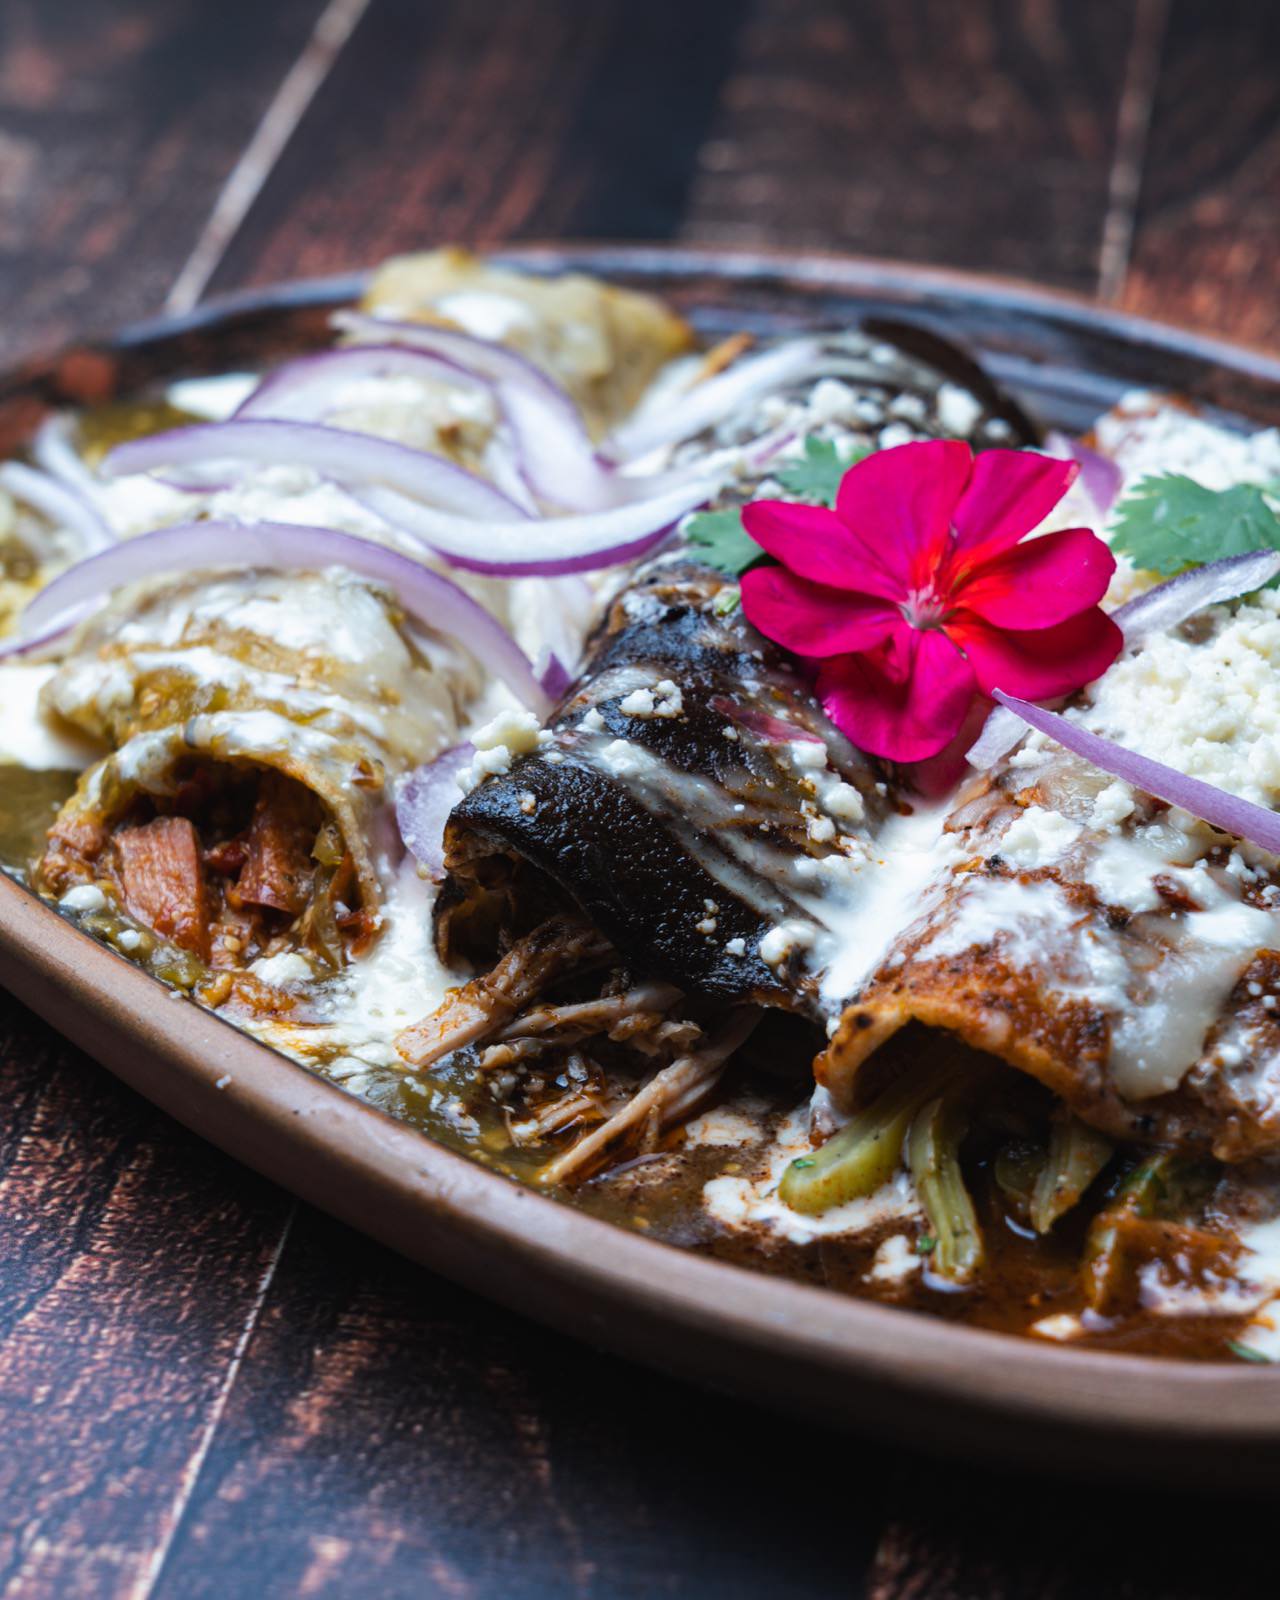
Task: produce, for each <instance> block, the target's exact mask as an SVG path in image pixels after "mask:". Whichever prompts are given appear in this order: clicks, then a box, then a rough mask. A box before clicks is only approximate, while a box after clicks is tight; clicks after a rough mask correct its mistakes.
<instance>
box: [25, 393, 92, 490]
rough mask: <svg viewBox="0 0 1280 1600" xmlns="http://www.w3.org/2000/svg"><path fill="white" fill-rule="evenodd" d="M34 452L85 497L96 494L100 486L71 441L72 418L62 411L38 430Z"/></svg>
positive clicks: (39, 461)
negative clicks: (95, 491)
mask: <svg viewBox="0 0 1280 1600" xmlns="http://www.w3.org/2000/svg"><path fill="white" fill-rule="evenodd" d="M31 454H32V456H33V458H34V459H35V463H36V465H37V466H38V467H43V468H44V470H45V471H46V472H47V473H48V474H49V476H50V477H51V478H56V479H57V480H58V482H59V483H65V484H66V486H67V488H68V489H72V490H74V491H75V492H76V493H77V494H79V495H80V496H81V497H82V498H85V497H87V496H90V495H92V494H93V492H94V490H95V489H96V488H97V487H98V482H97V479H96V478H95V477H94V475H93V472H92V471H91V469H90V467H89V464H88V462H86V461H85V459H84V457H83V456H82V455H81V454H80V452H79V451H78V450H77V449H76V447H75V446H74V445H73V444H72V442H71V423H70V419H69V418H67V417H65V416H63V415H62V414H61V413H59V412H56V411H55V412H53V413H52V414H51V415H50V416H47V417H46V418H45V419H44V421H43V422H42V423H41V424H40V426H39V427H38V428H37V429H36V432H35V437H34V438H33V439H32V441H31Z"/></svg>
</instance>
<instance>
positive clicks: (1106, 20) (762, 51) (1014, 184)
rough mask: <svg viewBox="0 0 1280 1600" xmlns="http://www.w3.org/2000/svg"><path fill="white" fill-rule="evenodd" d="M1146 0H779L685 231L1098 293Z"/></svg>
mask: <svg viewBox="0 0 1280 1600" xmlns="http://www.w3.org/2000/svg"><path fill="white" fill-rule="evenodd" d="M1132 23H1133V12H1132V9H1131V7H1129V6H1126V5H1116V4H1114V3H1113V0H1035V3H1018V0H967V3H966V4H965V5H964V6H956V5H953V4H950V3H949V0H882V3H876V0H859V3H857V4H854V5H848V4H842V3H840V0H760V3H759V4H758V5H757V6H756V7H755V8H754V14H753V18H752V21H751V23H750V24H749V26H747V27H746V28H744V30H743V33H742V36H741V38H740V41H739V50H738V57H737V61H736V63H735V67H734V72H733V76H732V78H731V79H730V82H729V84H728V85H727V87H726V91H725V95H724V98H723V103H722V105H721V109H720V112H719V114H718V116H717V119H716V121H715V123H714V125H713V129H712V137H711V139H710V140H709V141H708V143H707V144H706V145H705V146H704V148H703V150H702V152H701V155H700V158H699V172H698V178H697V181H696V182H695V184H694V187H693V194H692V198H691V203H690V207H689V212H688V215H687V216H686V218H685V222H684V225H683V228H682V234H683V236H684V237H685V238H689V239H698V240H703V241H715V242H723V243H727V244H742V245H752V244H783V245H788V246H795V247H810V248H819V249H824V250H853V251H859V252H862V253H865V254H869V255H887V256H902V257H908V258H913V259H917V260H921V261H929V262H932V263H936V264H938V265H942V266H955V267H981V268H984V269H987V270H994V271H998V272H1008V273H1018V274H1024V275H1026V276H1030V277H1035V278H1039V279H1041V280H1042V281H1044V282H1046V283H1053V284H1062V285H1066V286H1069V287H1072V288H1079V289H1086V290H1087V289H1092V288H1093V286H1094V284H1095V282H1096V278H1097V271H1098V255H1099V250H1100V247H1101V240H1102V231H1103V224H1104V220H1105V216H1106V212H1107V203H1108V182H1109V171H1110V165H1111V162H1112V158H1113V155H1114V149H1115V135H1116V125H1117V116H1118V108H1119V104H1120V96H1121V90H1122V85H1123V80H1124V69H1125V62H1126V59H1127V52H1128V46H1129V42H1130V33H1131V28H1132Z"/></svg>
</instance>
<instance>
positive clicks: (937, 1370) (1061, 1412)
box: [0, 246, 1280, 1485]
mask: <svg viewBox="0 0 1280 1600" xmlns="http://www.w3.org/2000/svg"><path fill="white" fill-rule="evenodd" d="M510 259H511V260H513V261H517V262H524V263H527V264H529V265H531V266H533V267H535V268H549V269H552V268H554V269H560V268H564V267H566V266H575V267H581V268H583V269H584V270H587V271H591V272H597V273H600V274H601V275H603V276H605V277H610V278H614V279H617V280H619V281H623V282H628V283H635V284H643V285H646V286H649V287H652V288H653V289H655V290H657V291H659V292H661V293H663V294H665V295H667V296H669V297H670V298H671V299H672V300H673V301H674V302H675V303H676V304H677V305H678V306H680V307H681V308H682V309H683V310H685V311H686V312H687V313H688V314H689V315H690V316H691V317H692V318H693V320H694V321H695V322H696V323H698V325H699V326H701V327H702V328H704V329H705V330H706V331H707V332H708V333H715V332H717V331H719V330H722V329H729V328H737V327H741V326H744V325H745V326H748V327H751V328H755V329H758V330H760V331H762V332H767V331H773V330H779V329H785V328H793V327H802V326H804V325H806V324H811V323H815V322H821V323H825V324H830V323H833V322H838V321H840V320H849V319H852V318H861V317H866V316H881V317H892V318H900V317H906V318H909V319H910V320H912V321H914V322H919V323H923V324H925V325H926V326H930V327H933V328H936V329H938V330H939V331H942V332H945V333H948V334H950V335H952V336H953V337H957V338H959V339H960V340H962V341H963V342H965V343H967V344H968V346H969V347H970V349H972V350H973V351H974V352H975V353H976V354H977V355H979V356H980V357H981V358H982V359H983V361H984V362H985V363H986V364H987V366H988V367H989V369H990V370H991V371H992V372H993V373H994V374H995V375H996V376H997V377H998V378H999V379H1001V380H1002V381H1003V382H1005V383H1006V384H1007V385H1009V386H1010V387H1011V388H1012V389H1014V391H1015V392H1017V393H1018V394H1019V396H1020V397H1021V398H1022V399H1023V400H1024V401H1025V402H1026V403H1027V404H1028V405H1029V406H1030V407H1031V408H1032V409H1033V410H1034V411H1035V412H1036V413H1037V415H1039V417H1040V418H1041V419H1042V420H1044V421H1045V422H1047V423H1052V424H1058V425H1061V426H1065V427H1068V428H1070V427H1077V426H1082V425H1083V424H1085V423H1087V422H1088V421H1089V420H1090V419H1091V418H1092V417H1093V416H1094V415H1096V413H1097V412H1098V411H1100V410H1102V409H1104V408H1105V407H1106V406H1107V405H1109V404H1110V403H1111V402H1112V401H1113V400H1114V399H1115V397H1116V396H1117V394H1118V393H1119V392H1120V391H1122V390H1123V389H1125V388H1130V387H1133V386H1135V385H1139V386H1151V387H1168V388H1173V389H1177V390H1181V391H1183V392H1185V393H1187V394H1190V395H1193V396H1195V397H1196V398H1197V399H1199V400H1201V401H1202V402H1204V403H1205V404H1207V405H1209V406H1211V407H1213V408H1217V409H1221V410H1222V411H1224V412H1227V413H1235V414H1237V415H1241V416H1244V417H1247V418H1249V419H1251V420H1252V421H1254V422H1257V423H1267V424H1275V423H1280V362H1277V361H1275V360H1272V359H1269V358H1267V357H1265V356H1262V355H1259V354H1256V353H1253V352H1250V351H1247V350H1242V349H1238V348H1234V347H1232V346H1228V345H1223V344H1219V343H1215V342H1213V341H1210V340H1206V339H1202V338H1197V337H1195V336H1194V335H1191V334H1187V333H1181V332H1178V331H1176V330H1174V329H1170V328H1163V327H1159V326H1156V325H1154V324H1151V323H1146V322H1141V321H1138V320H1136V319H1134V318H1129V317H1124V316H1120V315H1117V314H1115V313H1112V312H1108V311H1105V310H1102V309H1099V308H1098V307H1096V306H1092V305H1090V304H1088V303H1086V302H1084V301H1077V300H1073V299H1070V298H1068V297H1066V296H1058V295H1051V294H1045V293H1043V292H1039V291H1035V290H1032V289H1028V288H1024V287H1022V286H1019V285H1016V284H1006V283H1000V282H995V281H992V280H982V279H977V278H969V277H961V276H957V275H952V274H947V273H941V272H936V271H931V270H925V269H919V268H913V267H903V266H893V265H888V264H884V263H878V262H872V261H855V260H848V259H841V258H822V257H817V256H803V257H799V256H761V255H759V254H743V253H717V254H713V253H709V252H706V251H698V250H668V249H658V248H654V249H647V248H635V247H630V246H618V247H603V248H602V247H581V248H574V247H565V246H548V247H540V248H528V249H523V250H519V251H516V252H513V253H512V254H511V256H510ZM358 287H359V285H358V283H357V282H356V281H355V280H344V281H341V282H326V283H313V284H301V285H290V286H287V287H284V288H280V289H272V290H267V291H264V292H260V293H254V294H252V295H249V296H242V297H239V298H237V299H235V300H229V301H223V302H221V303H220V304H217V305H213V306H210V307H208V308H206V309H202V310H201V311H198V312H196V313H195V314H194V315H191V316H188V317H184V318H180V319H176V320H170V321H164V322H157V323H153V324H149V325H147V326H145V327H141V328H134V329H131V330H129V331H127V332H125V333H123V334H121V335H120V336H119V337H117V338H115V339H112V340H109V341H107V342H105V343H103V344H101V345H94V346H84V347H81V348H79V349H76V350H73V351H69V352H66V353H64V354H62V355H61V356H59V357H57V358H56V359H54V360H52V361H48V362H42V363H33V364H30V365H28V367H26V368H25V369H24V370H22V371H19V372H17V373H14V374H12V375H11V376H10V377H8V378H7V379H3V380H0V452H3V451H6V450H10V449H13V448H14V447H16V446H17V445H19V444H21V443H22V441H23V440H24V439H25V438H26V437H27V435H28V434H29V432H30V430H31V429H32V428H33V427H34V426H35V424H36V423H37V422H38V421H39V418H40V416H41V415H42V414H43V412H44V410H45V409H46V408H47V407H48V406H49V405H51V404H58V403H66V402H68V401H72V402H86V401H88V402H93V401H100V400H104V399H108V398H110V397H112V396H114V395H126V394H128V393H130V392H131V391H133V390H135V389H136V388H138V387H139V386H141V385H143V384H146V383H148V382H151V381H153V380H155V379H157V378H161V377H163V378H168V377H171V376H175V375H177V374H178V373H180V372H201V371H225V370H229V369H232V368H234V367H237V366H243V365H246V364H254V363H260V362H263V361H266V360H269V359H272V358H275V357H279V356H282V355H285V354H288V353H291V352H294V351H297V350H298V349H301V348H306V347H308V346H310V345H314V344H316V343H317V342H318V341H319V340H320V339H321V338H322V337H323V335H324V327H325V317H326V315H327V312H328V311H329V309H330V308H331V307H332V306H334V305H335V304H340V303H342V302H344V301H346V300H349V299H350V298H351V297H352V296H353V295H354V294H355V293H356V292H357V291H358ZM0 981H3V982H4V983H5V984H6V985H7V986H8V987H9V988H11V989H12V990H13V992H14V993H15V994H16V995H17V996H18V997H19V998H20V999H22V1000H24V1001H25V1002H26V1003H27V1004H28V1005H30V1006H32V1007H34V1009H35V1010H36V1011H38V1012H39V1013H40V1015H41V1016H43V1017H45V1018H46V1019H47V1020H48V1021H49V1022H50V1023H51V1024H52V1025H53V1026H54V1027H56V1028H58V1029H59V1030H60V1031H62V1032H63V1033H65V1034H66V1035H67V1036H68V1037H69V1038H70V1039H72V1040H74V1041H75V1043H76V1044H78V1045H79V1046H80V1047H81V1048H82V1049H84V1050H86V1051H88V1052H89V1053H90V1054H91V1055H93V1056H95V1057H96V1058H97V1059H98V1060H99V1061H101V1062H102V1063H103V1065H105V1066H106V1067H108V1068H109V1069H110V1070H111V1071H112V1072H114V1073H116V1074H117V1075H118V1076H119V1077H121V1078H122V1079H124V1081H125V1082H126V1083H128V1084H130V1085H131V1086H132V1087H133V1088H135V1089H137V1090H138V1091H139V1092H140V1093H142V1094H144V1095H146V1096H147V1097H148V1098H149V1099H151V1100H153V1101H155V1102H156V1104H157V1105H159V1106H161V1107H163V1108H164V1110H166V1111H168V1112H169V1113H171V1114H172V1115H173V1116H175V1117H177V1118H178V1120H179V1121H181V1122H183V1123H185V1124H186V1125H187V1126H188V1127H190V1128H193V1129H195V1130H196V1131H197V1132H199V1133H201V1134H203V1135H204V1136H205V1137H206V1138H208V1139H211V1140H213V1142H214V1143H215V1144H217V1145H219V1146H221V1147H222V1148H223V1149H224V1150H227V1151H229V1152H230V1153H231V1154H232V1155H234V1156H237V1157H238V1158H239V1159H241V1160H242V1161H245V1162H247V1163H248V1164H249V1165H250V1166H252V1167H255V1168H256V1169H257V1170H258V1171H260V1172H263V1173H265V1174H267V1175H268V1176H269V1177H271V1178H274V1179H276V1180H277V1181H278V1182H280V1183H282V1184H285V1185H287V1186H288V1187H289V1188H291V1189H293V1190H295V1191H296V1192H297V1193H298V1194H300V1195H302V1196H303V1197H304V1198H305V1199H307V1200H310V1201H312V1202H313V1203H314V1204H316V1205H318V1206H321V1207H323V1208H324V1209H325V1210H327V1211H330V1212H332V1213H334V1214H335V1215H336V1216H338V1217H341V1218H342V1219H343V1220H345V1221H347V1222H349V1223H352V1224H354V1225H355V1226H356V1227H358V1228H361V1229H363V1230H365V1231H366V1232H367V1233H370V1234H372V1235H373V1236H374V1237H376V1238H378V1239H381V1240H382V1241H384V1242H385V1243H386V1244H389V1245H391V1246H393V1247H394V1248H395V1249H397V1250H400V1251H403V1252H404V1254H406V1255H408V1256H412V1257H413V1258H414V1259H416V1260H418V1261H421V1262H423V1263H424V1264H425V1265H427V1266H429V1267H432V1268H434V1269H436V1270H437V1271H440V1272H444V1273H446V1274H448V1275H449V1276H450V1277H452V1278H456V1279H458V1280H459V1281H461V1282H463V1283H465V1284H467V1285H469V1286H470V1287H471V1288H474V1289H477V1290H480V1291H481V1292H483V1293H485V1294H487V1295H491V1296H492V1297H494V1298H495V1299H498V1300H501V1301H502V1302H504V1303H505V1304H507V1305H509V1306H511V1307H513V1308H514V1309H517V1310H520V1311H523V1312H527V1313H528V1314H530V1315H531V1316H534V1317H537V1318H539V1319H541V1320H543V1321H546V1322H549V1323H553V1324H555V1325H556V1326H558V1327H560V1328H563V1329H565V1330H566V1331H569V1332H572V1333H574V1334H576V1335H578V1336H579V1337H581V1338H584V1339H587V1340H589V1341H591V1342H592V1343H594V1344H599V1345H607V1346H609V1347H610V1348H612V1349H614V1350H617V1351H620V1352H621V1353H623V1354H625V1355H628V1356H634V1357H636V1358H638V1359H640V1360H643V1361H646V1362H649V1363H651V1364H653V1365H656V1366H660V1367H664V1368H667V1369H669V1370H671V1371H674V1372H678V1373H681V1374H684V1375H686V1376H690V1377H694V1378H697V1379H701V1380H704V1381H707V1382H709V1383H712V1384H715V1385H716V1386H718V1387H720V1388H724V1389H730V1390H733V1391H735V1392H736V1393H738V1394H739V1395H741V1396H743V1397H744V1398H745V1399H748V1400H753V1401H764V1402H767V1403H769V1404H771V1405H775V1406H778V1407H784V1408H787V1409H788V1410H790V1411H793V1412H795V1413H803V1414H805V1415H806V1416H808V1417H812V1418H815V1419H820V1420H823V1421H827V1422H831V1423H838V1424H845V1425H848V1426H850V1427H855V1428H859V1429H868V1430H873V1431H878V1432H881V1433H885V1434H888V1433H893V1434H895V1435H898V1436H900V1437H907V1438H909V1439H910V1440H911V1441H912V1442H913V1443H917V1444H921V1445H926V1446H935V1447H938V1448H940V1449H946V1450H948V1451H957V1452H964V1453H981V1454H983V1455H987V1456H1004V1457H1006V1458H1018V1459H1022V1460H1025V1461H1028V1462H1035V1463H1037V1464H1039V1465H1041V1466H1052V1467H1072V1468H1075V1469H1082V1470H1089V1471H1105V1472H1110V1473H1114V1472H1117V1471H1120V1472H1125V1473H1133V1472H1135V1471H1136V1472H1141V1473H1144V1474H1148V1475H1160V1476H1164V1477H1166V1478H1171V1479H1177V1480H1179V1481H1181V1482H1184V1483H1185V1482H1187V1481H1189V1480H1196V1479H1198V1480H1200V1481H1205V1482H1214V1483H1219V1484H1221V1483H1222V1482H1224V1481H1226V1480H1229V1481H1231V1482H1233V1483H1238V1484H1246V1483H1251V1484H1255V1485H1260V1484H1263V1483H1265V1482H1268V1481H1270V1482H1274V1478H1275V1473H1276V1472H1277V1470H1280V1371H1278V1372H1274V1373H1273V1372H1271V1371H1269V1370H1268V1369H1267V1368H1265V1367H1261V1366H1247V1365H1241V1366H1239V1367H1234V1366H1207V1365H1190V1364H1187V1365H1180V1364H1177V1363H1174V1362H1169V1361H1157V1360H1152V1359H1148V1358H1140V1357H1132V1356H1120V1355H1106V1354H1100V1353H1097V1352H1089V1351H1081V1350H1071V1349H1069V1348H1061V1347H1058V1346H1053V1345H1045V1344H1040V1343H1037V1342H1035V1341H1033V1340H1019V1339H1012V1338H1005V1337H1002V1336H1000V1335H997V1334H991V1333H986V1332H982V1331H978V1330H974V1329H970V1328H966V1327H962V1326H956V1325H951V1324H944V1323H942V1322H939V1321H935V1320H932V1319H930V1318H928V1317H926V1316H921V1315H918V1314H913V1313H910V1312H905V1311H898V1310H894V1309H892V1308H890V1307H885V1306H879V1305H874V1304H870V1303H866V1302H861V1301H857V1300H852V1299H847V1298H844V1297H841V1296H837V1295H835V1294H830V1293H827V1292H824V1291H822V1290H820V1289H814V1288H808V1287H803V1286H800V1285H796V1284H791V1283H788V1282H785V1281H781V1280H779V1279H777V1278H772V1277H765V1276H759V1275H756V1274H753V1273H750V1272H747V1271H744V1270H742V1269H740V1268H737V1267H732V1266H728V1265H725V1264H723V1263H720V1262H717V1261H713V1260H710V1259H706V1258H704V1257H700V1256H695V1255H691V1254H687V1253H684V1252H682V1251H680V1250H676V1249H673V1248H671V1247H669V1246H666V1245H663V1244H658V1243H656V1242H654V1241H651V1240H647V1239H644V1238H642V1237H640V1236H639V1235H637V1234H633V1233H628V1232H625V1231H623V1230H621V1229H618V1228H614V1227H612V1226H610V1225H609V1224H608V1223H605V1222H601V1221H598V1220H596V1219H594V1218H592V1217H589V1216H586V1215H583V1214H582V1213H580V1212H578V1211H575V1210H574V1209H572V1208H571V1207H570V1206H567V1205H563V1204H559V1203H557V1202H555V1201H552V1200H549V1199H546V1198H544V1197H543V1196H541V1195H538V1194H535V1193H533V1192H531V1191H530V1190H528V1189H524V1188H521V1187H520V1186H519V1185H517V1184H515V1183H513V1182H511V1181H510V1180H508V1179H506V1178H504V1177H501V1176H499V1175H497V1174H495V1173H493V1172H490V1171H487V1170H486V1169H484V1168H482V1167H480V1166H478V1165H475V1164H473V1163H472V1162H470V1161H468V1160H467V1159H466V1158H465V1157H463V1156H459V1155H456V1154H454V1153H452V1152H450V1151H448V1150H445V1149H443V1148H441V1147H440V1146H438V1145H435V1144H433V1143H432V1142H431V1141H430V1140H428V1139H427V1138H425V1137H424V1136H422V1135H421V1134H419V1133H417V1132H415V1131H414V1130H413V1129H411V1128H409V1127H407V1126H404V1125H402V1124H399V1123H397V1122H395V1121H393V1120H392V1119H391V1118H389V1117H388V1116H386V1115H385V1114H383V1113H382V1112H380V1111H378V1110H375V1109H374V1108H372V1107H371V1106H369V1105H366V1104H365V1103H364V1102H362V1101H360V1100H358V1099H356V1098H355V1097H354V1096H352V1095H351V1094H348V1093H347V1092H346V1091H344V1090H342V1089H340V1088H338V1087H336V1086H335V1085H333V1084H331V1083H328V1082H326V1081H324V1080H323V1079H321V1078H318V1077H316V1076H314V1075H312V1074H311V1073H309V1072H307V1071H306V1070H304V1069H303V1068H302V1067H299V1066H297V1065H295V1064H294V1063H293V1062H291V1061H288V1060H286V1059H285V1058H284V1057H283V1056H280V1055H277V1054H276V1053H275V1052H273V1051H272V1050H269V1049H267V1048H266V1047H264V1046H262V1045H260V1044H257V1043H255V1042H254V1041H253V1040H251V1039H249V1038H248V1037H246V1036H245V1035H244V1034H241V1033H239V1032H237V1031H236V1030H235V1029H234V1028H232V1027H230V1026H229V1025H228V1024H226V1023H224V1022H221V1021H219V1020H218V1019H217V1018H215V1017H213V1016H210V1015H208V1014H206V1013H204V1012H202V1011H200V1010H199V1009H197V1007H195V1006H194V1005H192V1004H191V1003H189V1002H187V1001H180V1002H175V1001H173V1000H171V999H170V998H169V997H168V995H167V993H166V991H165V990H164V989H163V988H162V987H161V986H160V985H158V984H157V983H156V982H155V981H154V980H153V979H151V978H150V977H148V976H147V975H146V974H144V973H143V972H141V971H139V970H138V969H136V968H134V967H132V966H130V965H129V964H128V963H127V962H125V961H123V960H122V959H121V958H119V957H118V956H116V955H115V954H114V953H112V952H111V951H109V950H107V949H106V948H104V947H102V946H99V945H97V944H95V943H94V942H93V941H92V940H90V939H89V938H88V937H87V936H86V935H84V934H82V933H80V932H79V931H78V930H76V929H75V928H73V927H72V926H71V925H70V924H69V923H68V922H65V921H64V920H63V919H62V918H61V917H59V916H58V914H57V913H56V912H54V911H52V910H50V909H49V908H48V907H46V906H44V905H42V904H41V903H40V902H39V901H37V900H36V899H35V898H34V897H33V896H31V895H30V894H29V893H28V892H27V891H26V890H25V889H23V888H21V887H19V886H18V885H17V884H15V883H13V882H12V881H10V880H8V879H5V878H2V877H0ZM219 1085H221V1087H219Z"/></svg>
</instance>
